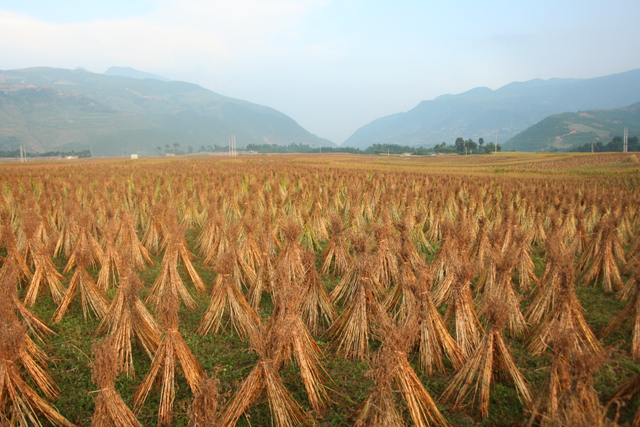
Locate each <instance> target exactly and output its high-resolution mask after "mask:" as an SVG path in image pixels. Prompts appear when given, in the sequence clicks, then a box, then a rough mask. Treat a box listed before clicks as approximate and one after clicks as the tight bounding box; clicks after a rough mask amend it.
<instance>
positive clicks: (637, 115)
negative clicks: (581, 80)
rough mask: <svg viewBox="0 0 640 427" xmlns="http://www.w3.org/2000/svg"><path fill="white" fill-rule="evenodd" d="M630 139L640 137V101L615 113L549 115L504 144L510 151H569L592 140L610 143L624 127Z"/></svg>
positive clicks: (594, 112) (621, 133)
mask: <svg viewBox="0 0 640 427" xmlns="http://www.w3.org/2000/svg"><path fill="white" fill-rule="evenodd" d="M625 127H627V128H629V136H634V135H640V102H638V103H636V104H633V105H630V106H628V107H623V108H617V109H614V110H586V111H580V112H578V113H562V114H556V115H553V116H549V117H547V118H545V119H544V120H542V121H540V122H538V123H536V124H535V125H533V126H531V127H530V128H528V129H526V130H525V131H523V132H521V133H519V134H518V135H516V136H514V137H513V138H511V139H510V140H509V141H507V142H506V143H505V144H504V148H505V149H507V150H511V149H514V150H516V151H548V150H550V149H559V150H566V149H568V148H571V147H578V146H582V145H584V144H587V143H589V142H591V141H594V142H597V141H602V142H608V141H610V140H611V139H612V138H613V137H614V136H622V135H623V132H624V128H625Z"/></svg>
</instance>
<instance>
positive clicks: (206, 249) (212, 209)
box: [196, 201, 222, 259]
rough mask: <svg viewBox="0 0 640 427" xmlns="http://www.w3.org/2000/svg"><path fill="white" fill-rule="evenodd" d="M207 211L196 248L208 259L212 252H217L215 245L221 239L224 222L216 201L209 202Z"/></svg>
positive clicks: (197, 238)
mask: <svg viewBox="0 0 640 427" xmlns="http://www.w3.org/2000/svg"><path fill="white" fill-rule="evenodd" d="M206 212H207V218H206V223H205V224H204V227H202V229H201V230H200V233H198V236H197V237H196V250H197V251H198V255H200V257H201V258H204V259H207V258H208V257H209V255H210V254H212V253H214V252H215V247H216V246H217V245H218V243H219V241H220V236H219V234H220V233H221V232H222V222H221V221H220V218H219V216H218V209H217V207H216V203H215V201H211V202H210V203H209V207H208V208H207V211H206Z"/></svg>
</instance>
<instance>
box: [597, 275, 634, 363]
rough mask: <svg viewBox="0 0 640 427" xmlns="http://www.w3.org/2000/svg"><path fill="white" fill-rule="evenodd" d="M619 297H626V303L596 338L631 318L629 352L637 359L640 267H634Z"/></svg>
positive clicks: (609, 332) (602, 336)
mask: <svg viewBox="0 0 640 427" xmlns="http://www.w3.org/2000/svg"><path fill="white" fill-rule="evenodd" d="M619 296H620V299H628V302H627V305H626V306H625V307H624V308H623V309H622V311H621V312H620V313H619V314H618V315H617V316H616V317H615V318H614V319H613V320H612V321H611V323H609V325H607V327H606V328H604V329H603V330H602V331H601V332H600V335H599V336H598V338H600V339H603V338H605V337H607V336H608V335H609V334H611V332H613V331H614V330H615V329H617V328H618V327H619V326H620V325H622V324H623V323H624V322H625V321H626V320H627V319H629V320H631V324H632V328H631V329H632V333H631V354H632V355H633V357H634V358H635V359H636V360H637V359H640V267H637V268H636V271H635V273H634V274H633V277H631V279H629V281H628V282H627V284H626V285H625V287H624V288H623V289H621V290H620V292H619Z"/></svg>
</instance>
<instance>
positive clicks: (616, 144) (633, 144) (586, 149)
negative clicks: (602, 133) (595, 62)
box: [567, 136, 640, 153]
mask: <svg viewBox="0 0 640 427" xmlns="http://www.w3.org/2000/svg"><path fill="white" fill-rule="evenodd" d="M592 149H593V150H592ZM567 151H569V152H573V153H591V151H593V152H594V153H607V152H622V151H624V140H623V139H622V137H621V136H616V137H614V138H613V139H612V140H611V141H609V142H607V143H606V144H603V143H602V141H598V142H594V141H592V142H587V143H586V144H584V145H583V146H580V147H573V148H570V149H569V150H567ZM627 151H640V142H639V141H638V137H637V136H633V137H631V138H628V139H627Z"/></svg>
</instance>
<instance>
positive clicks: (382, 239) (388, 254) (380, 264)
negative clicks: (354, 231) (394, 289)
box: [372, 213, 398, 289]
mask: <svg viewBox="0 0 640 427" xmlns="http://www.w3.org/2000/svg"><path fill="white" fill-rule="evenodd" d="M393 231H394V230H393V227H392V226H391V224H390V222H389V220H388V216H387V215H386V213H385V214H384V215H383V218H382V224H379V225H377V226H376V227H375V229H374V234H375V237H376V239H375V244H376V248H375V251H374V255H373V256H374V258H375V259H376V260H375V262H374V263H373V265H372V267H373V269H374V270H373V275H374V277H375V278H376V280H377V281H378V282H379V283H380V284H381V285H382V286H383V287H384V288H385V289H387V288H389V287H391V286H392V285H393V284H395V283H396V282H397V280H398V260H397V257H396V253H397V252H398V244H397V242H396V240H395V236H394V232H393Z"/></svg>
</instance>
